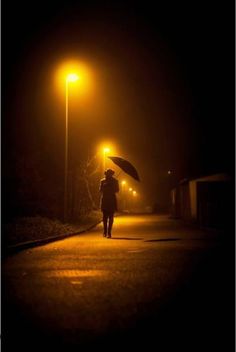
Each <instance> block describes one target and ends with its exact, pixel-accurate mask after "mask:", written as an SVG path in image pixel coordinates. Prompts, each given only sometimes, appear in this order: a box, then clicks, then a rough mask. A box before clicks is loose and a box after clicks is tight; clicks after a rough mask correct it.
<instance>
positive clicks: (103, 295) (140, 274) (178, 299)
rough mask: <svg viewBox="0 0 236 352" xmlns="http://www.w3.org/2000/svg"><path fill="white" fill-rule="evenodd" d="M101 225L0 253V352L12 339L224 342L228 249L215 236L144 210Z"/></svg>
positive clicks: (26, 343) (67, 344)
mask: <svg viewBox="0 0 236 352" xmlns="http://www.w3.org/2000/svg"><path fill="white" fill-rule="evenodd" d="M101 233H102V229H101V225H99V226H98V227H97V228H96V229H94V230H92V231H91V232H89V233H85V234H82V235H78V236H75V237H71V238H68V239H66V240H62V241H58V242H54V243H51V244H48V245H45V246H41V247H37V248H34V249H28V250H25V251H22V252H21V253H18V254H15V255H12V256H9V257H7V258H6V259H4V262H3V264H2V272H3V299H2V306H3V316H2V326H3V329H2V331H3V335H2V337H3V339H2V343H3V348H4V346H5V351H7V352H8V351H12V342H15V341H17V345H18V346H19V348H23V349H24V351H30V350H37V348H38V350H40V351H42V349H43V348H44V349H45V348H53V350H55V351H58V350H60V349H61V350H63V351H72V350H74V349H75V350H78V348H79V347H81V348H82V349H83V351H90V348H96V349H97V348H98V347H101V348H102V349H103V350H109V351H110V350H114V349H116V348H117V349H121V348H122V349H123V350H124V349H125V348H126V347H129V348H130V349H136V348H137V347H140V346H144V347H145V348H146V349H151V348H152V349H155V350H158V351H173V349H176V350H180V351H208V352H209V351H214V350H215V348H216V347H218V348H221V350H222V351H223V350H224V351H227V352H229V351H231V350H232V351H233V350H234V349H233V342H234V307H233V306H232V302H234V283H233V280H234V277H233V276H234V270H233V268H234V263H233V262H232V253H233V252H232V248H231V249H230V246H227V241H225V239H224V237H223V236H222V235H219V234H217V233H214V232H209V231H208V232H203V231H201V230H198V229H194V228H193V227H186V226H183V225H182V224H181V223H179V222H178V221H175V220H171V219H169V218H168V217H166V216H154V215H151V216H150V215H145V216H144V215H142V216H141V215H140V216H124V217H117V218H116V219H115V224H114V231H113V238H112V239H106V238H103V237H102V235H101ZM224 236H225V234H224ZM227 251H228V252H227ZM31 340H32V341H31ZM153 345H154V346H153ZM151 346H153V347H151ZM3 351H4V349H3Z"/></svg>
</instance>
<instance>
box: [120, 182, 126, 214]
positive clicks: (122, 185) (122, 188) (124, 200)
mask: <svg viewBox="0 0 236 352" xmlns="http://www.w3.org/2000/svg"><path fill="white" fill-rule="evenodd" d="M125 186H126V181H125V180H123V181H122V182H121V196H122V198H123V210H125V208H126V199H125V198H126V195H125Z"/></svg>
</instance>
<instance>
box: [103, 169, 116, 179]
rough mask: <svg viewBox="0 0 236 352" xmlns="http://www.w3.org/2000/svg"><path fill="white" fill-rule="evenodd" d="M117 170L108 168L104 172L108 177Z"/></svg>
mask: <svg viewBox="0 0 236 352" xmlns="http://www.w3.org/2000/svg"><path fill="white" fill-rule="evenodd" d="M114 173H115V171H114V170H112V169H107V170H106V171H105V172H104V174H105V177H106V178H111V177H112V176H113V175H114Z"/></svg>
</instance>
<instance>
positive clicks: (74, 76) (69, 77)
mask: <svg viewBox="0 0 236 352" xmlns="http://www.w3.org/2000/svg"><path fill="white" fill-rule="evenodd" d="M78 79H79V76H78V75H77V74H75V73H70V74H68V75H67V76H66V124H65V185H64V221H66V220H67V215H68V214H67V213H68V111H69V104H68V96H69V82H75V81H77V80H78Z"/></svg>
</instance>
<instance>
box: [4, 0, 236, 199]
mask: <svg viewBox="0 0 236 352" xmlns="http://www.w3.org/2000/svg"><path fill="white" fill-rule="evenodd" d="M234 13H235V12H234V1H227V2H225V3H222V2H221V4H220V3H216V2H215V1H207V0H206V1H198V2H195V3H193V2H189V1H188V2H187V1H186V2H183V1H172V2H169V1H168V2H167V1H163V2H159V1H157V2H148V1H146V2H140V3H139V2H136V1H133V2H131V1H124V2H123V1H83V2H82V1H74V2H72V1H65V2H55V3H54V2H53V1H47V2H46V1H40V2H39V1H38V2H37V1H35V2H32V3H30V2H29V3H26V2H24V1H6V0H5V1H4V2H3V3H2V147H3V152H2V155H3V163H4V166H5V170H8V172H9V170H11V167H10V164H11V166H12V163H14V162H15V161H16V160H17V158H18V157H20V156H21V155H28V157H32V158H33V156H34V155H35V154H36V153H40V154H41V158H42V159H44V162H45V165H48V167H49V165H50V167H51V168H53V169H54V170H57V169H58V170H59V171H58V172H60V165H62V166H63V163H62V162H61V161H62V160H63V157H62V158H60V157H59V156H60V155H62V156H63V148H64V145H63V141H64V140H63V138H64V134H63V133H64V132H63V128H64V111H65V110H64V106H63V102H62V101H59V100H58V99H57V98H56V97H55V95H54V93H55V92H54V91H53V89H52V83H51V82H52V79H53V70H54V69H55V67H56V65H57V64H58V63H60V60H62V59H64V58H67V57H68V58H70V57H79V58H83V60H86V61H87V62H88V63H89V65H90V66H91V67H93V68H94V69H95V71H96V78H97V81H96V90H97V92H98V94H97V96H96V98H95V99H94V101H90V104H89V106H88V107H87V108H84V109H81V110H80V112H81V115H83V116H80V118H77V119H76V116H77V115H76V114H78V111H77V112H75V111H72V112H71V126H70V127H71V134H70V140H71V150H72V152H71V153H72V154H73V153H74V154H73V155H74V156H77V157H78V158H80V157H81V155H83V154H84V152H85V151H87V150H90V151H93V150H94V148H95V147H96V145H97V143H99V141H100V140H102V139H104V138H105V139H106V138H107V139H113V140H114V141H115V143H117V145H119V149H120V151H121V153H122V155H123V156H126V157H127V158H129V159H131V160H132V161H133V162H134V163H135V165H136V166H137V168H138V169H139V172H140V174H141V177H142V180H143V184H144V186H143V187H144V189H145V187H146V190H147V191H149V194H153V193H154V194H155V192H157V193H158V192H159V191H160V188H161V187H162V183H163V182H164V181H163V180H166V175H167V170H169V169H171V170H173V171H174V175H175V177H176V179H178V180H179V179H181V178H185V177H195V176H196V177H197V176H200V175H205V174H210V173H215V172H228V171H231V172H232V170H233V169H234V62H235V57H234V40H235V38H234ZM73 115H74V118H73ZM75 160H76V157H75ZM3 172H4V170H3ZM6 172H7V171H6ZM55 172H56V171H55Z"/></svg>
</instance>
